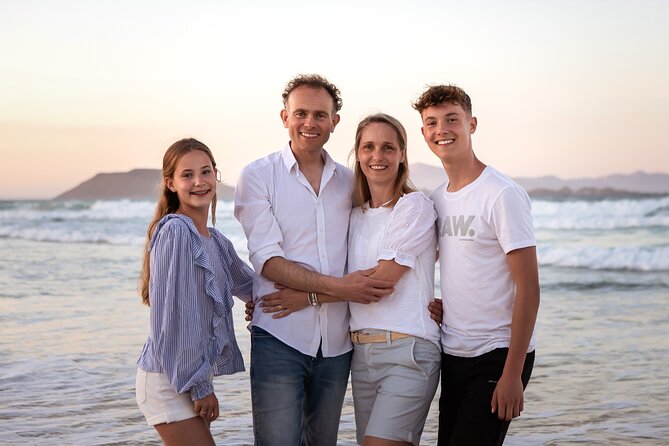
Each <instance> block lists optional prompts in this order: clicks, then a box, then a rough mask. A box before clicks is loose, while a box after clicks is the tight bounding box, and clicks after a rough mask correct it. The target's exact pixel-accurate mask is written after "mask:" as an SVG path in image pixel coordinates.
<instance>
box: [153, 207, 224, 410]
mask: <svg viewBox="0 0 669 446" xmlns="http://www.w3.org/2000/svg"><path fill="white" fill-rule="evenodd" d="M193 248H194V245H193V243H192V236H191V231H190V229H189V228H188V226H187V225H186V224H183V223H182V222H181V221H179V220H178V219H164V220H163V221H161V224H160V225H159V226H158V228H157V229H156V233H155V234H154V237H153V239H152V241H151V247H150V258H151V283H150V286H151V288H150V292H149V294H150V299H151V325H152V332H153V333H154V336H155V337H156V345H157V349H158V353H159V355H158V356H159V358H161V369H162V370H163V372H164V373H165V375H166V376H167V378H168V380H169V382H170V384H171V386H172V388H173V389H174V390H176V391H177V392H178V393H184V392H187V391H190V394H191V399H192V400H196V399H201V398H204V397H205V396H207V395H209V394H210V393H213V391H214V387H213V382H212V378H213V370H212V364H211V362H210V361H209V360H207V358H206V357H205V352H203V351H202V347H203V339H204V337H205V335H204V333H203V332H202V330H201V327H202V324H201V322H200V318H201V312H200V309H199V307H198V305H199V303H198V293H197V284H196V278H195V264H194V263H193V259H194V257H195V263H197V257H198V256H197V255H196V254H197V253H196V252H194V251H193ZM199 251H200V252H202V249H199Z"/></svg>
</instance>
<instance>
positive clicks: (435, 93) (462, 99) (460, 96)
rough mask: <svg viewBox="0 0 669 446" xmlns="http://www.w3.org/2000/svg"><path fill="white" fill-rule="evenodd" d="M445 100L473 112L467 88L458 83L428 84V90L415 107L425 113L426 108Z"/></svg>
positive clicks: (469, 112) (414, 104)
mask: <svg viewBox="0 0 669 446" xmlns="http://www.w3.org/2000/svg"><path fill="white" fill-rule="evenodd" d="M444 102H450V103H454V104H458V105H459V106H460V107H462V109H463V110H464V111H465V112H466V113H467V114H468V115H470V116H471V114H472V100H471V98H470V97H469V95H468V94H467V93H465V90H463V89H462V88H460V87H458V86H456V85H428V88H427V90H425V91H424V92H423V94H421V95H420V97H419V98H418V99H417V100H416V102H414V103H413V108H415V109H416V110H418V113H423V110H425V109H426V108H428V107H433V106H435V105H439V104H442V103H444Z"/></svg>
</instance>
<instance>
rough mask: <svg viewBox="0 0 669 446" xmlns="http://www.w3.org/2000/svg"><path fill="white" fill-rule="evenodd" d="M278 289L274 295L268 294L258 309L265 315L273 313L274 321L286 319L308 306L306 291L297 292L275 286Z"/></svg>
mask: <svg viewBox="0 0 669 446" xmlns="http://www.w3.org/2000/svg"><path fill="white" fill-rule="evenodd" d="M276 287H277V288H278V289H279V291H277V292H276V293H272V294H268V295H267V296H264V297H263V298H262V299H261V302H260V307H261V308H262V309H263V310H262V311H263V312H265V313H274V314H273V315H272V317H273V318H274V319H280V318H282V317H286V316H288V315H289V314H291V313H294V312H296V311H300V310H301V309H303V308H306V307H308V306H309V299H308V295H307V292H306V291H298V290H294V289H292V288H286V287H284V286H282V285H279V284H277V285H276Z"/></svg>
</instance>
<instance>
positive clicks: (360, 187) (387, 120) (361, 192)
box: [349, 113, 416, 207]
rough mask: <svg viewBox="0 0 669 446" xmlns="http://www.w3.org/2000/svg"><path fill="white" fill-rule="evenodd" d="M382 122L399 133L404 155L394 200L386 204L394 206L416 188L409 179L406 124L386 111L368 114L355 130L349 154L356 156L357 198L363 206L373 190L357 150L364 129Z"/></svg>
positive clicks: (398, 173) (398, 138) (394, 191)
mask: <svg viewBox="0 0 669 446" xmlns="http://www.w3.org/2000/svg"><path fill="white" fill-rule="evenodd" d="M374 123H381V124H386V125H387V126H389V127H390V128H392V129H393V130H395V133H397V141H398V142H399V146H400V147H399V148H400V152H401V153H402V155H404V156H403V158H404V159H403V162H401V163H400V167H399V169H398V171H397V178H395V185H394V190H393V198H392V200H391V201H390V202H389V203H387V204H386V205H384V206H387V207H393V206H395V204H397V201H398V200H399V199H400V198H401V197H402V195H404V194H408V193H411V192H415V191H416V188H415V187H414V185H413V184H411V180H409V160H408V158H407V132H406V130H405V129H404V126H403V125H402V123H401V122H400V121H398V120H397V119H395V118H393V117H392V116H390V115H387V114H385V113H376V114H373V115H370V116H367V117H366V118H365V119H363V120H362V121H360V123H359V124H358V128H357V129H356V131H355V145H354V146H353V149H352V150H351V152H350V154H349V159H350V158H351V157H355V160H356V162H355V167H354V168H353V171H354V173H355V191H354V194H355V199H356V200H357V203H358V204H359V205H360V206H362V205H363V204H365V203H366V202H367V201H368V200H369V199H370V198H371V196H372V195H371V192H370V191H369V184H368V183H367V177H365V174H364V173H363V172H362V168H361V167H360V162H359V161H358V160H357V156H356V154H357V152H358V149H359V146H360V140H361V139H362V131H363V130H364V129H365V127H367V126H368V125H370V124H374Z"/></svg>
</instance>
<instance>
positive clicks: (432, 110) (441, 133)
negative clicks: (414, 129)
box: [420, 102, 476, 162]
mask: <svg viewBox="0 0 669 446" xmlns="http://www.w3.org/2000/svg"><path fill="white" fill-rule="evenodd" d="M420 115H421V119H422V120H423V126H422V127H421V129H420V130H421V132H422V133H423V137H424V138H425V142H426V143H427V145H428V146H429V147H430V150H432V153H434V154H435V155H437V157H438V158H439V159H440V160H441V161H442V162H447V161H451V160H453V159H456V158H457V157H460V156H463V155H465V154H468V153H470V152H471V151H472V134H473V133H474V132H475V131H476V118H475V117H473V116H469V114H468V113H467V112H465V111H464V110H463V109H462V107H461V106H460V104H454V103H452V102H442V103H441V104H439V105H434V106H431V107H428V108H426V109H425V110H423V111H422V113H421V114H420Z"/></svg>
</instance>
